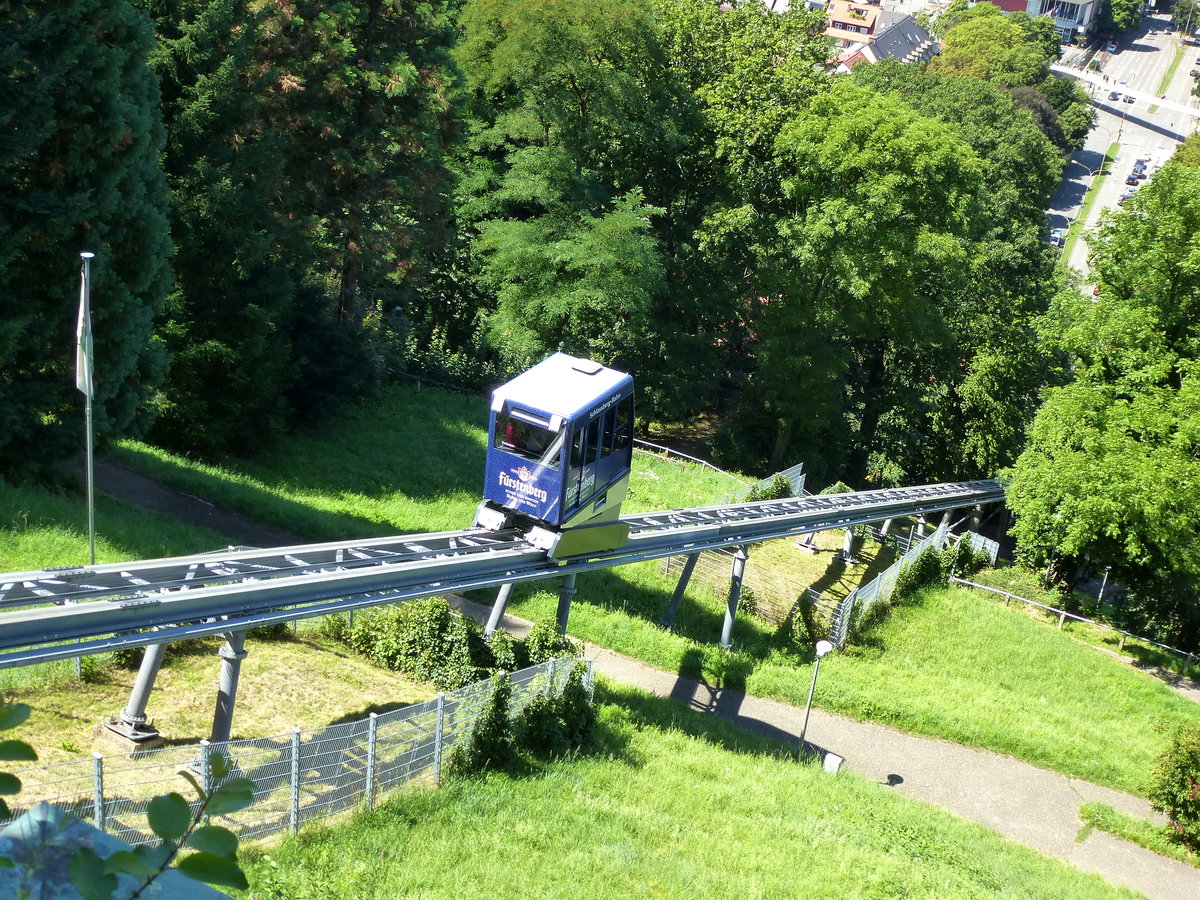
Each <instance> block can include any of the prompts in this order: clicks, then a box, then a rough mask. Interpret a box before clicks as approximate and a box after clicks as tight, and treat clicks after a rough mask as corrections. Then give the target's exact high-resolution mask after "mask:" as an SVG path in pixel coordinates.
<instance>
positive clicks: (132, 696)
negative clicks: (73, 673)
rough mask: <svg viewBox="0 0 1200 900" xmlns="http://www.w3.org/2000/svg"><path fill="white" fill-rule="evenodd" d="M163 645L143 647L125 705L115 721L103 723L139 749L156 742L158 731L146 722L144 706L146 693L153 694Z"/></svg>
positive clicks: (160, 666)
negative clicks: (143, 651)
mask: <svg viewBox="0 0 1200 900" xmlns="http://www.w3.org/2000/svg"><path fill="white" fill-rule="evenodd" d="M167 643H168V642H167V641H164V642H163V643H161V644H150V645H149V646H148V647H146V652H145V654H144V655H143V656H142V664H141V666H139V667H138V674H137V679H136V680H135V681H134V683H133V689H132V690H130V692H129V702H128V703H127V704H125V708H124V709H122V710H121V712H120V714H119V715H118V716H117V717H116V718H115V719H105V720H104V722H103V725H104V727H105V728H106V729H108V730H109V731H110V732H112V733H113V734H115V735H117V736H118V737H121V738H124V739H125V740H127V741H129V742H130V743H132V744H134V745H136V746H139V747H146V746H153V745H155V744H157V743H159V742H160V738H159V734H158V729H157V728H155V727H154V726H153V725H151V724H149V723H148V722H147V721H146V704H147V703H148V702H149V701H150V692H151V691H152V690H154V681H155V679H156V678H157V677H158V670H159V669H161V668H162V662H163V657H164V656H165V655H166V653H167Z"/></svg>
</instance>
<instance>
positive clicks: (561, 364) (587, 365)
mask: <svg viewBox="0 0 1200 900" xmlns="http://www.w3.org/2000/svg"><path fill="white" fill-rule="evenodd" d="M632 381H633V378H632V377H631V376H629V375H627V374H626V373H624V372H618V371H617V370H616V369H610V368H608V367H607V366H603V365H601V364H600V363H598V362H593V361H592V360H589V359H580V358H579V357H577V356H570V355H568V354H566V353H555V354H554V355H553V356H551V357H549V358H547V359H544V360H542V361H541V362H540V363H538V364H537V365H536V366H534V367H533V368H531V369H528V370H526V371H525V372H522V373H521V374H520V375H518V376H517V377H516V378H514V379H513V380H512V381H509V382H508V383H506V384H503V385H501V386H500V387H498V388H497V389H496V391H495V393H494V394H493V395H492V406H493V407H494V408H498V407H499V405H500V404H501V403H502V402H503V401H511V402H513V403H516V404H518V405H520V406H525V407H529V408H530V409H535V410H539V411H541V412H544V413H546V414H547V415H551V416H554V415H557V416H562V417H563V418H564V419H570V418H573V417H574V416H576V415H578V414H579V413H580V412H582V411H583V410H585V409H587V408H588V407H589V406H591V405H592V404H593V403H594V402H595V401H596V399H597V398H599V397H603V396H604V395H606V394H608V393H609V392H611V391H613V390H614V389H616V388H617V387H620V386H621V384H622V383H623V382H632Z"/></svg>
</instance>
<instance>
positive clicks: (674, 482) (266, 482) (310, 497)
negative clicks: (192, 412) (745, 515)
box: [111, 385, 740, 541]
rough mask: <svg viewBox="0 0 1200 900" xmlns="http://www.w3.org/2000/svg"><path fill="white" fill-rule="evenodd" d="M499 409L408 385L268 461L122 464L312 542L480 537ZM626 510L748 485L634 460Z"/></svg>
mask: <svg viewBox="0 0 1200 900" xmlns="http://www.w3.org/2000/svg"><path fill="white" fill-rule="evenodd" d="M486 425H487V401H486V400H484V399H483V398H481V397H472V396H467V395H463V394H456V393H453V392H451V391H445V390H438V389H430V388H425V389H424V390H422V391H417V390H414V389H413V388H411V387H409V386H407V385H399V386H396V387H393V388H391V389H389V390H388V391H386V392H384V393H383V394H381V395H380V396H379V397H376V398H373V399H372V400H370V401H369V402H367V403H364V404H362V405H361V406H358V407H355V408H353V409H352V410H350V411H348V412H346V413H345V414H344V415H342V416H339V417H338V418H337V419H335V420H333V421H331V422H329V423H326V424H325V425H324V426H322V427H321V428H319V429H314V430H310V431H306V432H301V433H298V434H296V435H294V436H293V437H292V438H290V439H289V440H288V441H287V442H286V443H285V444H281V445H279V446H278V447H277V448H275V449H274V450H273V452H272V453H271V454H270V456H269V457H265V458H263V459H261V460H240V461H231V462H229V463H226V464H224V465H221V466H210V465H204V464H200V463H196V462H195V461H193V460H189V459H186V458H184V457H180V456H175V455H172V454H169V453H166V452H164V451H162V450H159V449H157V448H154V447H151V446H149V445H146V444H141V443H137V442H133V441H127V442H123V443H122V444H121V445H120V446H118V447H115V448H113V449H112V451H111V456H112V458H113V459H114V460H115V461H117V462H120V463H122V464H125V465H128V466H130V467H131V468H135V469H137V470H139V471H142V472H144V473H146V474H148V475H151V476H153V477H154V478H157V479H159V480H160V481H163V482H165V483H167V484H170V485H174V486H175V487H177V488H180V489H182V490H186V491H188V492H190V493H193V494H195V495H197V496H200V497H204V498H205V499H206V500H209V501H211V502H213V503H216V504H217V505H219V506H222V507H224V508H226V509H229V510H232V511H235V512H240V513H243V514H244V515H247V516H249V517H251V518H253V519H256V520H257V521H259V522H263V523H265V524H269V525H275V526H278V527H280V528H284V529H287V530H289V531H292V532H294V533H296V534H298V535H301V536H302V537H304V538H306V539H309V540H314V541H316V540H330V541H332V540H341V539H346V538H355V537H379V536H384V535H391V534H407V533H423V532H431V531H454V530H458V529H461V528H468V527H470V525H471V522H472V519H473V517H474V515H475V509H476V507H477V506H478V505H479V499H480V491H481V489H482V487H483V465H484V455H485V452H486V438H485V435H484V431H485V429H486ZM633 469H634V478H633V484H632V487H631V490H630V495H629V498H628V500H627V501H626V508H627V509H630V510H640V511H651V510H660V509H677V508H680V507H685V506H695V505H699V504H701V503H711V502H712V501H713V500H714V499H715V498H717V497H720V496H722V495H724V494H726V493H728V492H730V491H731V490H733V489H735V488H737V487H739V486H740V482H739V481H737V480H735V479H734V478H731V477H729V476H726V475H723V474H721V473H719V472H714V471H711V470H707V469H702V468H701V467H699V466H693V465H686V466H685V465H682V464H680V463H678V462H671V461H667V460H663V459H660V458H658V457H655V456H651V455H647V454H641V453H639V454H637V455H636V456H635V457H634V465H633Z"/></svg>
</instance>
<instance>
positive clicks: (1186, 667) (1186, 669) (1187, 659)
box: [950, 575, 1196, 678]
mask: <svg viewBox="0 0 1200 900" xmlns="http://www.w3.org/2000/svg"><path fill="white" fill-rule="evenodd" d="M950 583H951V584H961V585H962V586H964V587H972V588H978V589H979V590H981V591H987V592H988V593H991V594H999V595H1000V596H1001V597H1003V598H1004V605H1005V606H1008V603H1009V601H1010V600H1017V601H1020V602H1021V603H1024V604H1026V605H1027V606H1036V607H1037V608H1038V609H1040V610H1043V611H1044V612H1048V613H1050V614H1051V615H1054V616H1058V627H1059V630H1060V631H1061V630H1062V627H1063V625H1064V624H1066V621H1067V619H1070V620H1072V621H1074V622H1083V623H1084V624H1086V625H1095V626H1096V627H1097V628H1103V629H1106V630H1108V631H1112V632H1115V633H1117V634H1119V635H1120V636H1121V639H1120V641H1119V643H1118V644H1117V651H1118V652H1120V651H1123V650H1124V649H1125V641H1126V639H1128V638H1133V639H1134V640H1135V641H1141V642H1142V643H1143V644H1149V645H1150V646H1152V647H1157V648H1158V649H1159V650H1162V651H1163V652H1165V653H1170V654H1172V655H1174V656H1178V657H1179V659H1180V660H1181V663H1182V666H1183V670H1182V671H1181V672H1180V674H1181V675H1183V676H1184V677H1185V678H1186V677H1188V676H1190V675H1191V672H1192V669H1193V668H1194V667H1195V665H1196V654H1194V653H1188V652H1187V651H1186V650H1177V649H1176V648H1174V647H1168V646H1167V645H1166V644H1160V643H1158V641H1152V640H1151V639H1150V638H1148V637H1142V636H1141V635H1140V634H1134V633H1133V632H1132V631H1123V630H1122V629H1120V628H1117V627H1116V626H1114V625H1109V624H1108V623H1107V622H1098V621H1096V620H1095V619H1089V618H1087V617H1086V616H1081V615H1079V614H1078V613H1073V612H1067V610H1065V609H1059V608H1058V607H1056V606H1050V605H1048V604H1046V603H1038V602H1037V601H1036V600H1030V599H1029V598H1027V597H1021V596H1019V595H1017V594H1010V593H1009V592H1008V591H1002V590H1000V588H994V587H988V586H987V585H986V584H976V583H975V582H974V581H967V580H966V579H964V578H956V577H954V576H953V575H952V576H951V577H950Z"/></svg>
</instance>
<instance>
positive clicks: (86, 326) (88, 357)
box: [76, 251, 96, 566]
mask: <svg viewBox="0 0 1200 900" xmlns="http://www.w3.org/2000/svg"><path fill="white" fill-rule="evenodd" d="M79 255H80V256H81V257H82V258H83V272H82V277H83V284H82V285H81V286H80V301H79V302H80V307H79V334H78V340H79V354H78V357H77V359H76V365H77V366H83V367H84V368H83V369H82V370H81V371H78V372H77V373H76V384H77V386H78V387H79V389H80V390H82V391H83V393H84V396H85V397H87V405H86V406H85V413H84V420H85V422H86V428H87V514H88V565H92V566H94V565H95V564H96V501H95V484H94V480H93V465H92V445H93V443H94V442H95V441H94V436H93V431H92V427H93V426H92V394H93V393H94V391H93V388H92V258H93V257H94V256H95V255H96V254H94V253H89V252H87V251H84V252H83V253H80V254H79Z"/></svg>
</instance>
